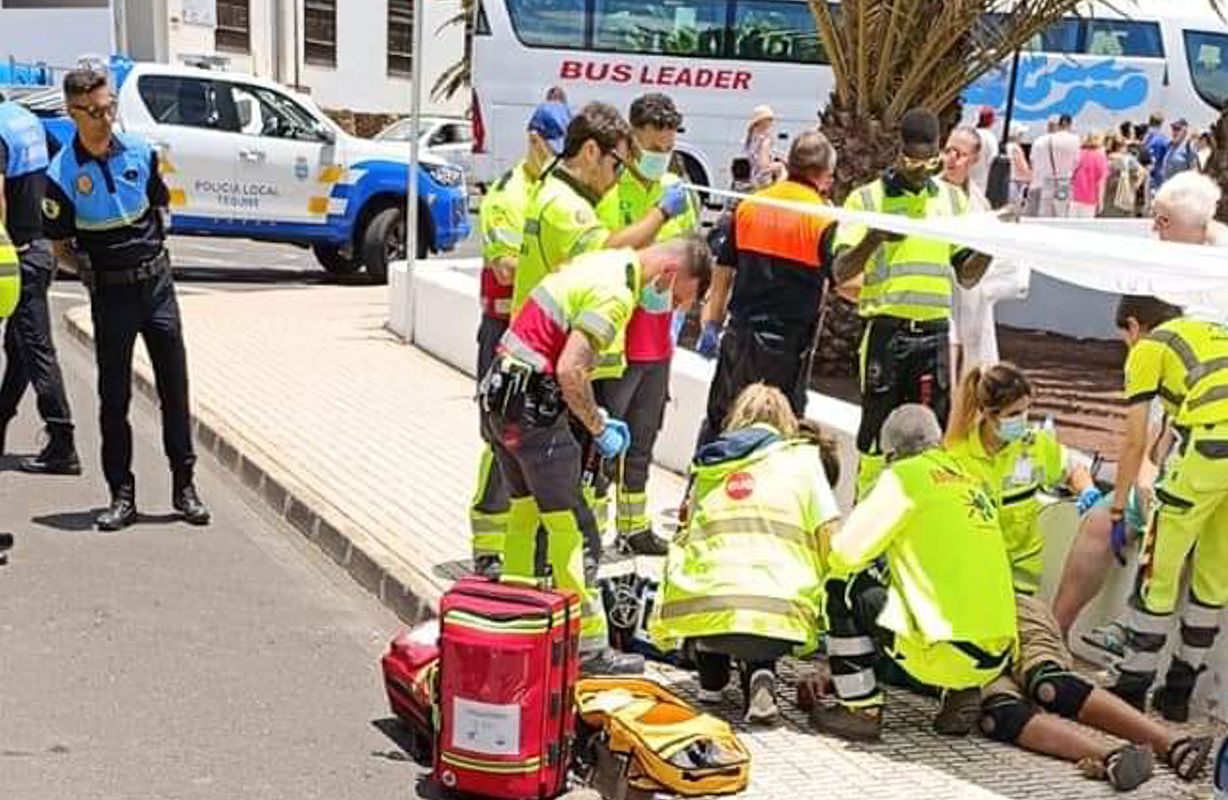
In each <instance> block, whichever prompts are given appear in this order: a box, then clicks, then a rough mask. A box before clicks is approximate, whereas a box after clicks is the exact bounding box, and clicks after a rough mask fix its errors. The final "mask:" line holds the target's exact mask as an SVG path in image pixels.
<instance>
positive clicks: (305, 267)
mask: <svg viewBox="0 0 1228 800" xmlns="http://www.w3.org/2000/svg"><path fill="white" fill-rule="evenodd" d="M207 244H209V245H210V246H208V247H204V248H200V247H199V245H198V243H187V244H185V242H184V240H178V241H176V242H174V243H173V244H172V248H173V250H174V252H175V257H176V261H177V263H178V264H179V266H180V267H181V268H183V271H182V272H181V273H180V277H179V280H180V286H181V290H182V291H184V292H185V293H192V292H194V291H247V290H257V289H260V288H265V287H279V288H280V287H285V286H291V285H304V286H309V285H310V284H311V283H312V282H314V281H317V280H319V276H320V275H322V274H323V273H322V272H320V271H319V269H318V268H317V267H315V265H314V262H313V261H311V260H310V259H311V255H310V253H309V252H305V251H296V250H294V249H292V248H276V251H277V254H276V257H274V253H273V251H272V250H271V249H266V248H262V247H260V246H254V245H248V244H244V243H238V242H235V243H223V244H225V247H218V246H215V245H214V243H207ZM206 259H209V260H208V261H207V260H206ZM228 259H229V260H231V261H233V262H234V263H227V260H228ZM313 276H314V277H313ZM304 290H307V289H304ZM53 295H54V296H55V298H56V299H55V305H56V307H57V318H58V315H59V314H60V313H62V311H63V310H64V309H65V308H67V306H68V305H69V304H71V303H74V302H81V301H82V299H83V298H82V295H81V288H80V286H79V285H78V284H76V283H70V282H60V283H57V284H56V286H55V287H54V289H53ZM57 342H58V344H59V346H60V352H61V363H62V366H63V368H64V370H65V375H66V380H67V383H68V388H69V393H70V396H71V400H72V404H73V411H74V414H75V416H76V419H77V422H78V447H79V449H80V451H81V455H82V458H83V461H84V463H85V467H86V474H85V475H84V476H83V477H81V478H43V477H33V476H27V475H24V474H22V473H20V472H18V471H16V469H15V463H16V457H18V456H22V455H27V454H31V453H33V452H35V451H36V450H37V449H38V446H39V444H40V439H39V422H38V418H37V414H36V413H35V412H34V409H33V403H32V401H31V399H30V398H27V400H26V404H25V405H24V406H23V408H22V413H21V414H20V415H19V417H18V419H17V421H16V422H15V423H14V425H13V426H11V428H10V432H9V436H8V443H9V451H10V453H11V454H12V455H9V456H5V457H0V530H9V531H12V532H13V533H14V534H15V535H16V537H17V544H16V547H15V548H14V550H13V551H12V554H11V556H10V563H9V564H8V565H7V566H2V567H0V797H3V798H4V800H104V799H105V800H112V799H113V800H144V799H146V798H149V799H150V800H153V799H154V798H156V799H157V800H171V799H172V798H173V799H175V800H178V799H179V798H184V799H187V798H193V799H195V798H202V799H203V798H209V799H210V800H212V799H213V798H225V799H226V800H231V799H232V798H243V800H256V799H257V798H268V799H269V800H285V799H288V798H295V800H299V799H300V798H322V799H323V798H327V800H346V799H347V798H354V800H358V799H359V798H362V800H382V799H383V798H406V797H411V796H413V795H414V793H415V785H416V783H417V779H418V777H419V775H420V769H419V768H418V767H416V766H415V765H414V764H412V763H411V762H408V761H407V760H406V758H405V757H404V755H403V754H402V751H401V749H400V747H398V745H397V743H396V741H395V740H394V738H391V737H390V736H389V735H387V734H386V733H385V730H394V729H391V728H388V727H387V725H386V720H387V718H388V716H389V714H388V710H387V704H386V700H385V698H384V695H383V689H382V683H381V679H380V676H379V667H378V657H379V655H380V654H381V653H382V651H383V649H384V648H385V646H386V643H387V641H388V639H389V638H390V637H391V635H392V634H393V633H395V631H396V630H397V629H398V627H399V625H398V622H397V620H396V619H395V618H394V617H393V616H392V615H391V614H390V613H389V612H387V611H386V610H385V609H383V608H382V607H381V606H380V605H379V604H378V603H377V602H376V601H375V600H373V599H372V598H371V597H370V596H368V595H367V594H366V593H365V592H364V591H362V590H361V589H360V588H359V587H358V586H357V585H356V584H354V583H353V582H352V580H351V579H350V578H349V577H348V576H346V575H345V574H344V573H343V572H341V571H340V570H338V569H337V568H336V566H335V565H334V564H332V562H330V561H328V559H327V558H326V557H324V556H323V555H322V554H321V553H319V552H318V551H317V550H316V549H315V548H314V547H313V546H312V545H310V544H309V543H307V542H306V541H305V540H303V539H302V538H301V536H299V534H297V533H295V532H294V531H292V530H290V529H288V528H287V527H285V526H284V525H282V524H281V523H280V522H279V521H277V520H276V519H274V518H272V517H271V515H269V514H267V513H266V512H265V511H264V509H263V507H262V506H260V505H258V504H257V503H256V502H255V501H254V500H251V499H250V498H249V496H248V494H247V490H245V489H244V488H242V487H241V486H240V485H239V484H238V482H237V481H235V480H234V479H233V477H232V476H231V475H230V474H229V473H224V472H223V471H221V470H220V468H219V467H218V466H217V465H216V464H215V463H214V462H213V461H212V458H211V457H209V456H205V457H203V458H202V460H201V463H200V465H199V475H198V482H199V485H200V489H201V493H202V495H203V497H204V498H205V500H206V501H207V502H208V503H209V505H210V507H211V509H212V511H213V515H214V522H213V525H212V526H211V527H209V528H206V529H199V528H190V527H188V526H186V525H184V524H183V523H181V522H178V521H177V520H176V519H175V518H174V516H173V515H172V514H171V513H169V512H170V510H171V509H170V498H169V492H170V485H169V484H170V479H169V475H168V472H167V468H166V462H165V460H164V458H163V456H162V453H161V439H160V427H159V424H158V421H157V415H156V411H155V408H154V407H153V404H152V403H150V402H149V401H148V400H146V399H145V398H144V397H143V396H140V395H139V394H138V395H135V396H134V401H133V409H132V416H131V420H132V427H133V430H134V436H135V471H136V474H137V482H138V505H139V507H140V509H141V511H142V514H143V516H142V520H141V522H140V524H138V525H136V526H134V527H133V528H130V529H129V530H127V531H125V532H123V533H119V534H102V533H97V532H95V531H94V530H93V526H92V520H93V517H94V515H95V513H96V512H97V511H98V510H99V509H100V507H101V506H102V505H103V504H104V502H105V500H106V489H105V484H104V483H103V480H102V476H101V470H100V466H99V456H98V435H97V423H96V420H97V403H96V398H95V395H94V390H93V387H94V380H95V373H94V365H93V361H92V356H91V354H90V353H88V352H87V351H86V349H85V348H83V347H82V346H81V345H80V344H78V343H76V342H75V341H73V340H71V339H70V338H69V336H68V335H67V333H66V332H65V331H64V329H63V327H62V325H61V326H60V327H59V329H58V330H57Z"/></svg>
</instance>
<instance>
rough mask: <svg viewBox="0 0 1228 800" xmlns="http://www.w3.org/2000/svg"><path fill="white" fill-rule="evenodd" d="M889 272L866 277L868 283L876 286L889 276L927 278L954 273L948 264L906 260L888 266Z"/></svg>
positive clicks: (946, 276) (948, 276) (947, 275)
mask: <svg viewBox="0 0 1228 800" xmlns="http://www.w3.org/2000/svg"><path fill="white" fill-rule="evenodd" d="M887 271H888V274H887V275H883V276H881V277H880V276H878V275H873V276H867V277H866V285H867V286H874V285H876V284H879V283H882V282H883V281H884V280H886V279H887V278H888V277H891V278H910V277H925V278H950V277H951V274H952V270H951V267H950V266H949V265H947V264H924V263H921V262H906V263H902V264H892V265H891V266H889V267H888V268H887Z"/></svg>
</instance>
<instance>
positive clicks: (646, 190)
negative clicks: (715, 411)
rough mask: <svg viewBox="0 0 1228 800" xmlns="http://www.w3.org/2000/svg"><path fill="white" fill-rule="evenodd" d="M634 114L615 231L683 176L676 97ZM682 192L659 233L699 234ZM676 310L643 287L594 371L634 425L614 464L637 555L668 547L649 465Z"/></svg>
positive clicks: (606, 216) (612, 215)
mask: <svg viewBox="0 0 1228 800" xmlns="http://www.w3.org/2000/svg"><path fill="white" fill-rule="evenodd" d="M630 120H631V140H632V144H633V145H634V147H633V150H634V153H635V159H634V161H633V162H632V163H630V164H628V165H627V168H626V169H624V170H623V172H622V175H621V176H620V177H619V179H618V183H616V184H615V185H614V188H613V189H610V191H608V192H606V195H605V197H603V198H602V199H601V203H600V204H598V206H597V216H598V218H599V219H600V220H601V222H602V223H603V224H604V225H605V226H606V227H607V228H609V229H610V230H611V231H615V232H617V231H620V230H622V229H624V228H626V227H628V226H631V225H634V224H636V223H637V222H639V221H640V220H643V219H644V218H646V217H648V216H650V215H653V214H655V211H654V210H655V209H657V208H658V206H659V205H660V203H661V201H662V200H664V199H665V196H666V193H667V192H670V191H673V188H672V187H679V184H680V183H681V182H682V179H681V178H679V177H678V176H677V175H675V174H674V173H672V172H670V171H669V166H670V162H671V160H672V158H673V154H674V144H675V142H676V140H677V138H678V128H679V127H681V125H682V115H681V114H679V113H678V109H677V108H676V107H675V106H674V102H673V101H672V100H670V98H669V97H667V96H666V95H663V94H659V93H651V94H646V95H644V96H642V97H638V98H636V100H635V101H634V102H633V103H632V104H631V113H630ZM679 188H681V187H679ZM682 199H683V208H684V209H685V210H684V211H682V212H681V213H679V214H675V215H673V216H671V217H670V219H669V221H668V222H666V223H665V224H664V225H663V226H662V227H661V229H660V230H659V231H658V232H657V237H656V241H658V242H664V241H668V240H670V239H674V238H677V237H679V236H684V235H687V234H693V233H695V232H696V230H697V229H698V228H699V215H698V213H697V212H696V209H695V203H693V202H692V201H691V198H690V197H688V196H687V195H685V194H684V195H682ZM682 311H685V309H683V310H682ZM673 316H674V315H673V314H672V309H671V307H670V297H669V293H668V292H666V293H662V294H656V295H645V296H644V297H643V298H642V299H641V302H640V303H639V304H638V305H637V306H636V307H635V311H634V312H632V314H631V322H630V324H629V325H628V326H627V346H626V348H625V350H624V351H623V352H606V353H602V354H600V355H599V356H598V363H597V369H595V370H594V371H593V380H594V381H595V384H594V386H595V389H596V392H597V399H598V400H599V401H600V402H601V404H602V405H603V406H604V407H605V408H606V409H607V410H608V411H609V412H610V414H612V415H613V416H615V417H618V418H619V419H622V420H624V421H625V422H626V423H627V426H628V427H629V428H630V429H631V447H630V448H629V449H628V450H627V455H626V456H624V457H623V458H622V459H620V460H619V461H618V462H617V463H616V464H615V465H614V467H615V468H614V469H613V470H612V473H613V474H612V477H613V478H614V482H615V484H616V490H617V496H616V509H615V514H614V519H615V524H616V528H617V531H618V541H619V544H620V546H621V548H622V549H623V550H625V551H627V552H630V553H634V554H636V555H656V556H663V555H665V552H666V545H665V541H664V539H662V538H661V537H660V536H658V535H657V534H656V533H655V532H654V531H653V529H652V520H651V519H650V518H649V516H648V471H649V466H650V465H651V463H652V449H653V446H654V445H655V444H656V441H657V433H658V432H659V431H660V429H661V423H662V420H663V419H664V417H665V404H666V401H667V400H668V399H669V366H670V361H671V360H672V358H673V354H674V342H673V338H672V336H671V330H670V325H671V318H672V317H673ZM604 488H605V487H603V489H604ZM603 508H604V503H598V505H597V506H596V509H597V513H598V514H600V513H601V510H602V509H603Z"/></svg>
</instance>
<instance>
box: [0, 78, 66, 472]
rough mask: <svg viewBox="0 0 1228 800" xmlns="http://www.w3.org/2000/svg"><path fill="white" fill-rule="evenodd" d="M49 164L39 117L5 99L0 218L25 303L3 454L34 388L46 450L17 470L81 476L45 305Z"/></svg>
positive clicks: (0, 447) (13, 335)
mask: <svg viewBox="0 0 1228 800" xmlns="http://www.w3.org/2000/svg"><path fill="white" fill-rule="evenodd" d="M0 100H2V98H0ZM47 163H48V157H47V134H46V132H45V131H44V130H43V126H42V123H41V122H39V120H38V117H36V116H34V115H33V114H32V113H30V112H29V111H28V110H27V109H26V108H24V107H23V106H20V105H18V104H17V103H14V102H0V219H3V220H4V225H5V227H6V228H7V229H8V232H9V236H10V237H11V238H12V240H13V245H14V246H15V247H16V248H17V255H18V258H19V259H20V261H21V298H20V300H19V302H18V305H17V309H16V311H14V313H13V316H12V318H11V319H9V320H8V321H7V322H6V323H5V331H4V378H3V380H0V454H3V453H4V447H5V433H6V431H7V428H8V425H9V422H11V421H12V419H13V417H15V416H16V415H17V407H18V405H19V404H20V402H21V397H22V395H24V394H25V391H26V387H27V386H30V385H33V386H34V393H35V395H36V396H37V398H38V412H39V415H40V416H42V418H43V422H44V424H45V425H46V426H47V436H48V438H47V445H46V447H44V448H43V449H42V451H41V452H40V453H39V454H38V455H36V456H34V457H33V458H27V459H25V460H23V461H22V462H20V464H19V466H20V467H21V468H22V469H23V470H25V471H27V472H39V473H47V474H54V475H80V474H81V460H80V459H79V458H78V457H77V448H76V446H75V444H74V443H73V423H72V411H71V410H70V409H69V406H68V395H67V394H66V393H65V391H64V378H63V376H62V375H61V374H60V364H59V362H58V361H57V360H56V354H55V344H54V343H53V342H52V339H51V314H50V309H49V308H48V306H47V289H48V287H49V286H50V285H51V280H52V278H53V276H54V274H55V256H54V255H53V254H52V252H51V245H50V243H48V241H47V240H46V238H45V237H44V236H43V213H42V203H43V195H44V191H45V187H46V184H47Z"/></svg>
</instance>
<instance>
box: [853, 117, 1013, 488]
mask: <svg viewBox="0 0 1228 800" xmlns="http://www.w3.org/2000/svg"><path fill="white" fill-rule="evenodd" d="M938 136H939V132H938V118H937V117H936V116H934V115H933V114H932V113H930V112H929V111H925V110H922V109H913V110H912V111H909V112H908V113H907V114H905V115H904V117H903V118H902V119H901V120H900V139H901V148H900V154H899V157H898V158H897V159H896V161H895V163H894V164H893V165H892V166H890V167H888V168H887V169H886V170H885V171H884V172H883V174H882V176H881V177H880V178H879V179H878V180H876V181H874V182H873V183H868V184H866V185H865V186H862V187H861V188H859V189H856V190H854V191H853V193H852V194H850V195H849V198H848V200H847V201H845V204H844V206H845V208H847V209H850V210H853V211H875V212H879V213H884V214H899V215H901V216H907V217H909V218H912V219H927V218H935V217H955V216H959V215H961V214H964V213H965V212H966V211H967V209H968V197H967V195H965V194H964V193H963V192H961V191H960V190H959V189H957V188H955V187H953V186H950V185H949V184H946V183H943V182H940V181H936V180H934V177H933V176H934V175H936V174H937V173H938V171H939V170H940V169H941V168H942V156H941V153H940V152H939V149H938ZM835 251H836V259H835V264H834V267H833V271H834V273H835V281H836V283H838V284H840V283H846V282H848V281H850V280H853V279H854V278H857V277H858V276H863V285H862V289H861V300H860V313H861V316H862V318H863V319H865V320H866V331H865V335H864V336H863V338H862V342H861V397H862V401H861V427H860V429H859V430H858V432H857V449H858V451H860V453H861V456H862V458H861V469H860V471H859V473H858V496H861V495H863V494H865V492H866V491H868V490H869V487H870V485H871V484H872V483H873V481H874V478H875V477H877V475H878V472H879V471H880V470H881V469H882V456H881V450H880V448H879V444H878V432H879V428H881V427H882V424H883V420H884V419H886V418H887V415H888V414H890V413H891V411H892V410H893V409H895V408H897V407H898V406H900V405H901V404H903V403H921V404H922V405H926V406H929V407H930V408H932V409H933V410H934V413H935V414H936V415H937V416H938V421H939V423H940V424H941V425H943V426H945V425H946V422H947V415H948V413H949V410H950V382H951V371H950V367H949V361H950V352H949V348H950V343H949V341H948V328H949V327H950V319H951V305H952V296H953V294H954V291H955V281H956V280H958V281H959V284H960V286H963V287H965V288H969V287H972V286H975V285H976V284H977V283H978V282H979V281H980V280H981V277H982V276H983V275H984V274H985V270H986V269H987V268H988V266H989V258H988V257H987V256H984V255H981V254H978V253H974V252H972V251H970V250H968V249H966V248H963V247H958V246H956V245H953V244H951V243H949V242H943V241H938V240H935V239H926V238H923V237H920V236H901V235H898V234H893V233H889V232H887V231H882V230H867V229H866V228H864V227H862V226H859V225H840V226H839V229H838V231H837V233H836V244H835Z"/></svg>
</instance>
